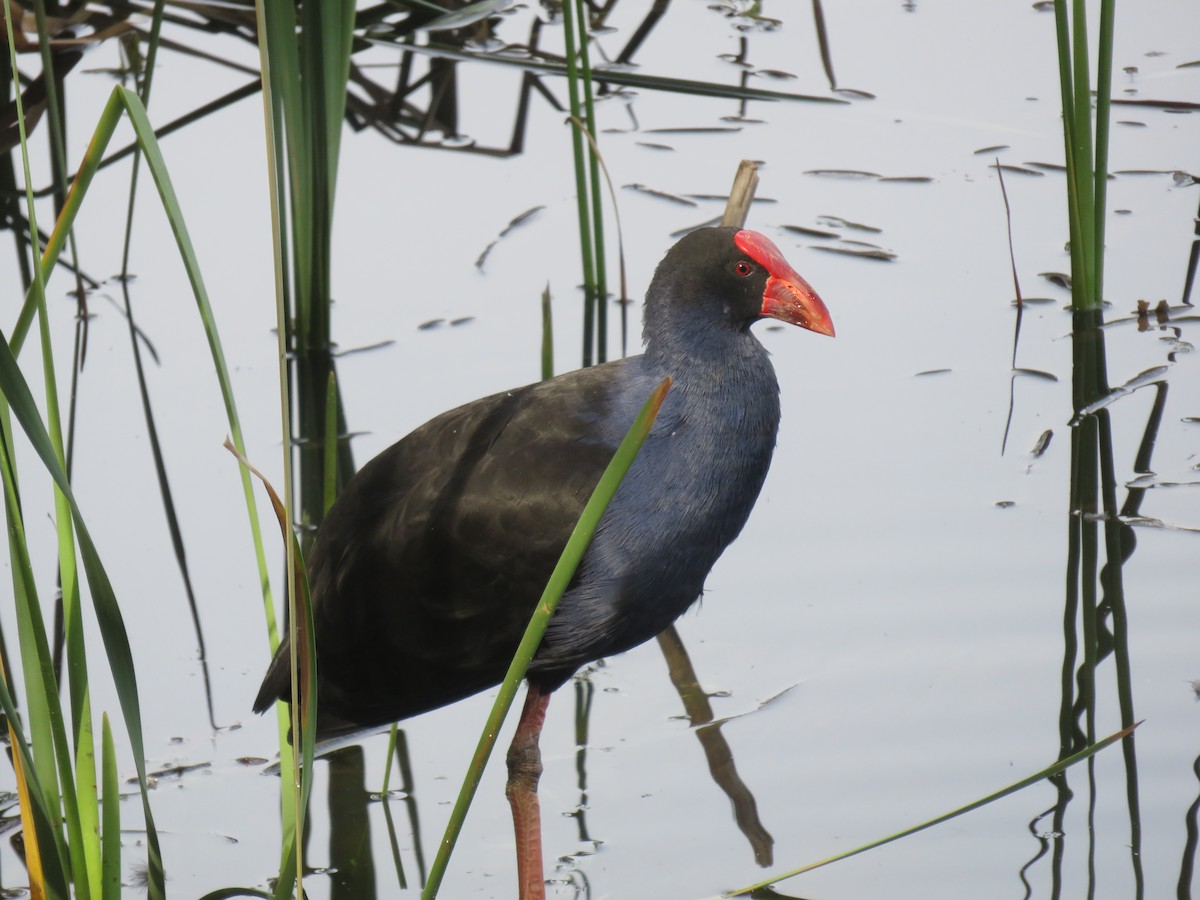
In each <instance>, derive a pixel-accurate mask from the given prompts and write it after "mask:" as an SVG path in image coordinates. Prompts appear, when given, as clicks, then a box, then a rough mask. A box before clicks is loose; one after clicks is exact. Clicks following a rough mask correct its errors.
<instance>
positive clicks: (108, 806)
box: [100, 713, 121, 900]
mask: <svg viewBox="0 0 1200 900" xmlns="http://www.w3.org/2000/svg"><path fill="white" fill-rule="evenodd" d="M100 731H101V745H100V771H101V772H102V773H103V776H102V777H103V784H104V787H103V791H102V796H103V798H104V821H103V826H102V827H101V830H100V839H101V841H102V842H103V847H102V849H101V856H102V858H103V860H104V866H103V869H102V878H101V890H100V896H101V897H102V898H103V900H121V788H120V785H119V783H118V781H117V751H116V747H115V746H114V744H113V736H112V728H111V727H109V724H108V714H107V713H106V714H105V715H104V716H103V717H102V718H101V721H100Z"/></svg>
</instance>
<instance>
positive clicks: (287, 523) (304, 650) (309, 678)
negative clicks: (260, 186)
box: [225, 440, 317, 900]
mask: <svg viewBox="0 0 1200 900" xmlns="http://www.w3.org/2000/svg"><path fill="white" fill-rule="evenodd" d="M225 449H227V450H228V451H229V452H230V453H232V454H233V455H234V456H235V457H236V458H237V460H238V462H239V463H241V465H242V468H243V469H245V470H246V471H247V472H250V473H253V474H254V476H255V477H257V478H258V479H259V481H261V482H262V484H263V487H264V489H265V490H266V492H267V496H268V498H270V501H271V508H272V509H274V511H275V518H276V519H277V520H278V522H279V530H280V533H281V534H282V535H283V540H284V543H285V545H286V546H288V547H289V552H288V559H289V560H290V561H292V562H293V564H294V570H293V571H292V572H291V573H289V579H288V582H289V584H291V585H293V586H294V588H295V590H296V591H297V593H296V597H295V601H294V604H293V607H294V612H293V619H292V621H293V623H295V624H294V625H293V626H292V629H293V630H292V633H291V646H292V666H291V669H292V697H293V698H297V697H298V698H299V701H300V702H293V703H292V704H291V705H290V712H291V721H290V723H286V718H285V724H284V726H283V728H284V740H283V741H282V742H281V750H283V749H285V748H287V746H288V741H287V739H286V738H287V728H288V727H289V725H290V728H291V732H292V734H293V735H298V736H299V739H300V743H301V757H300V759H301V760H302V761H303V765H297V763H296V758H295V755H294V752H293V753H292V754H290V755H289V756H287V757H286V760H287V761H290V762H291V767H290V768H285V767H284V762H285V756H284V754H283V753H282V752H281V754H280V774H281V776H282V775H283V774H284V773H290V774H291V775H292V777H293V778H294V784H293V790H292V791H290V792H289V791H284V792H283V796H284V797H289V795H290V797H291V800H292V802H293V803H294V804H295V806H294V807H293V819H292V821H291V822H290V823H289V822H287V821H286V820H285V822H284V825H285V828H284V835H283V853H282V860H283V862H282V865H281V866H280V869H279V878H278V879H277V881H276V883H275V892H274V896H275V897H277V898H280V900H283V898H286V897H290V896H291V891H292V885H293V884H296V883H298V882H299V880H300V879H301V877H302V875H303V868H302V867H303V857H302V855H301V852H300V850H301V839H302V832H303V827H302V826H303V822H304V809H305V804H306V803H307V800H308V795H309V792H310V791H311V784H312V760H313V747H314V743H315V735H316V728H315V727H314V724H315V722H316V714H317V667H316V662H315V661H316V655H317V652H316V641H315V638H314V635H313V628H312V604H311V602H310V594H309V589H308V576H307V575H306V573H305V569H304V556H303V554H302V552H301V550H300V542H299V540H298V539H297V537H296V533H295V531H294V530H293V529H292V527H291V520H290V519H289V518H288V514H287V507H286V506H285V505H284V502H283V501H282V500H280V499H279V494H278V493H276V491H275V488H274V487H273V486H272V485H271V482H270V481H269V480H268V479H267V477H266V476H265V475H263V474H262V473H261V472H260V471H258V469H256V468H254V466H253V465H251V463H250V461H249V460H247V459H246V456H245V454H243V453H241V452H239V451H238V450H237V448H236V447H234V446H233V444H232V443H231V442H230V441H228V440H226V441H225ZM283 708H284V706H283V704H276V709H278V710H283ZM289 824H290V825H291V828H288V827H287V826H288V825H289Z"/></svg>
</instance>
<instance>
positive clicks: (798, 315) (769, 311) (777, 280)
mask: <svg viewBox="0 0 1200 900" xmlns="http://www.w3.org/2000/svg"><path fill="white" fill-rule="evenodd" d="M733 241H734V243H735V244H737V246H738V249H739V250H741V251H742V252H743V253H745V254H746V255H747V256H749V257H750V258H751V259H753V260H754V261H755V262H757V263H758V264H759V265H761V266H762V267H763V268H764V269H766V270H767V272H768V273H769V275H770V277H769V278H768V279H767V287H766V290H764V291H763V305H762V314H763V315H764V316H766V317H768V318H771V319H778V320H779V321H780V322H787V323H789V324H791V325H799V326H800V327H801V328H807V329H808V330H809V331H815V332H817V334H827V335H829V336H830V337H833V336H834V333H833V319H831V318H830V317H829V310H828V309H826V308H825V303H824V302H823V301H822V300H821V298H820V297H819V296H817V292H816V291H814V290H813V289H812V285H810V284H809V283H808V282H807V281H805V280H804V279H803V278H801V277H800V275H799V274H797V272H796V270H795V269H793V268H792V267H791V265H790V264H789V263H788V261H787V260H786V259H784V258H783V254H782V253H780V252H779V248H778V247H776V246H775V244H774V243H772V242H771V240H770V238H767V237H764V236H763V235H761V234H759V233H758V232H757V231H739V232H738V233H737V234H735V235H734V236H733Z"/></svg>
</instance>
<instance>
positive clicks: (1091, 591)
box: [1052, 309, 1153, 897]
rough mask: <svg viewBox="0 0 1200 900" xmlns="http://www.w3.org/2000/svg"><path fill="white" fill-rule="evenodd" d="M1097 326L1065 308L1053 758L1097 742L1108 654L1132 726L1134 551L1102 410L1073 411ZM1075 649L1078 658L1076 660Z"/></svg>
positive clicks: (1098, 335) (1131, 744) (1097, 314)
mask: <svg viewBox="0 0 1200 900" xmlns="http://www.w3.org/2000/svg"><path fill="white" fill-rule="evenodd" d="M1103 324H1104V322H1103V313H1102V311H1101V310H1099V309H1092V310H1076V311H1075V312H1074V313H1073V330H1072V350H1073V366H1072V373H1073V381H1072V388H1073V390H1072V404H1073V407H1074V411H1075V414H1076V420H1075V421H1074V422H1073V427H1072V429H1071V485H1070V508H1069V521H1068V547H1067V583H1066V603H1065V607H1064V615H1063V644H1064V654H1063V667H1062V700H1061V706H1060V712H1059V748H1060V751H1059V752H1060V758H1065V757H1067V756H1069V755H1071V754H1072V753H1075V752H1077V751H1079V750H1081V749H1083V747H1085V746H1087V745H1089V744H1091V743H1094V742H1095V740H1096V712H1097V702H1098V697H1097V693H1096V681H1097V671H1098V669H1099V667H1100V666H1101V665H1102V664H1103V663H1104V662H1105V661H1106V660H1107V659H1108V658H1109V657H1110V656H1111V657H1112V663H1113V665H1114V667H1115V670H1116V671H1115V676H1116V684H1117V703H1118V706H1119V709H1120V716H1121V727H1123V728H1127V727H1129V726H1130V725H1132V724H1133V723H1134V709H1133V691H1132V681H1131V674H1130V663H1129V632H1128V619H1127V615H1126V607H1125V591H1124V581H1123V577H1122V569H1121V567H1122V565H1123V564H1124V562H1125V560H1126V559H1128V558H1129V556H1130V554H1132V552H1133V548H1134V540H1133V534H1132V529H1131V528H1130V527H1129V526H1128V525H1126V524H1124V523H1123V522H1122V521H1121V518H1120V514H1119V509H1118V505H1117V500H1116V474H1115V466H1114V461H1113V447H1112V422H1111V410H1110V409H1108V408H1107V407H1104V408H1099V409H1095V410H1094V411H1093V412H1091V413H1090V414H1082V413H1084V411H1085V410H1088V409H1089V408H1093V407H1094V405H1095V404H1096V402H1097V401H1098V400H1100V399H1102V398H1104V397H1105V396H1107V395H1108V393H1109V387H1108V372H1107V363H1106V357H1105V345H1104V332H1103V330H1102V326H1103ZM1081 414H1082V415H1081ZM1152 424H1153V420H1152ZM1081 653H1082V659H1080V658H1079V657H1080V654H1081ZM1135 741H1136V737H1135V736H1134V735H1129V736H1128V737H1126V738H1125V739H1124V740H1123V741H1122V745H1121V746H1122V751H1123V753H1124V760H1125V780H1126V807H1127V813H1128V816H1129V834H1130V838H1129V847H1130V865H1131V868H1132V871H1133V876H1134V882H1135V884H1136V886H1137V887H1136V896H1138V897H1141V896H1142V884H1143V878H1142V870H1141V860H1140V850H1141V825H1140V823H1141V812H1140V806H1139V801H1138V780H1137V757H1136V752H1135V747H1136V745H1135ZM1087 765H1088V768H1087V774H1088V780H1087V800H1088V807H1087V816H1088V824H1089V828H1088V858H1089V860H1093V861H1094V859H1095V853H1096V846H1095V833H1096V832H1095V829H1094V825H1095V818H1094V817H1095V815H1096V805H1097V799H1098V798H1097V794H1096V792H1097V783H1096V779H1095V762H1094V760H1090V759H1089V760H1088V764H1087ZM1054 784H1055V787H1056V789H1057V791H1058V803H1057V804H1056V807H1055V813H1054V856H1053V866H1052V879H1053V883H1054V885H1055V890H1056V892H1057V890H1058V889H1059V888H1061V886H1062V861H1063V856H1064V850H1065V840H1066V836H1065V834H1064V820H1065V816H1066V811H1067V806H1068V804H1069V803H1070V801H1071V798H1072V796H1073V795H1072V791H1071V790H1070V788H1069V787H1068V778H1067V774H1066V773H1062V774H1060V775H1059V776H1057V777H1056V778H1055V779H1054ZM1094 878H1095V876H1094V866H1092V865H1089V875H1088V880H1089V887H1090V888H1091V889H1093V890H1094V888H1095V884H1094Z"/></svg>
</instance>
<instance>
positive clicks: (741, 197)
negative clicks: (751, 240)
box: [721, 159, 758, 228]
mask: <svg viewBox="0 0 1200 900" xmlns="http://www.w3.org/2000/svg"><path fill="white" fill-rule="evenodd" d="M757 189H758V163H756V162H754V161H753V160H749V159H743V160H742V161H741V163H740V164H739V165H738V170H737V174H736V175H735V176H734V177H733V187H731V188H730V189H729V201H728V202H727V203H726V204H725V215H723V216H722V217H721V226H722V227H723V228H743V227H745V225H746V217H747V216H748V215H749V214H750V204H751V203H753V202H754V192H755V191H756V190H757Z"/></svg>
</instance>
